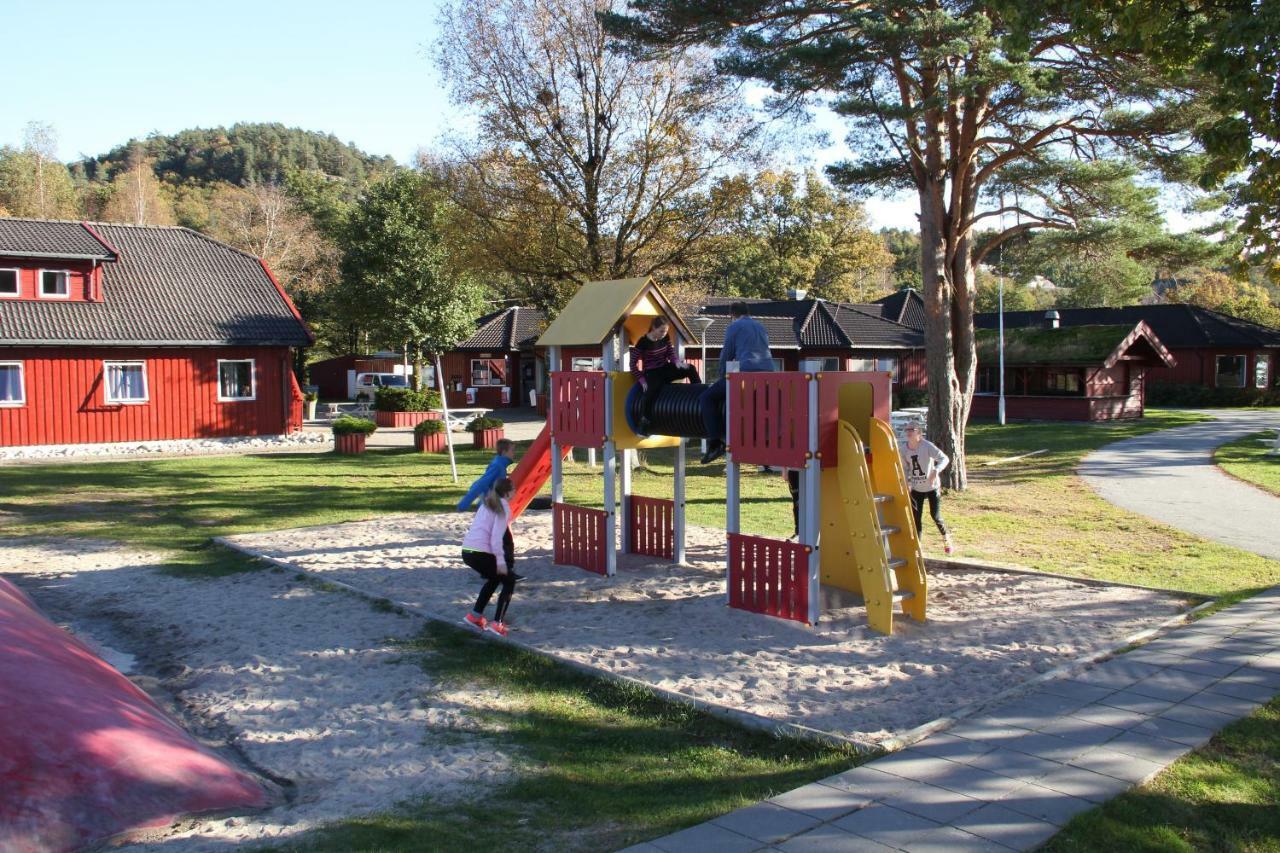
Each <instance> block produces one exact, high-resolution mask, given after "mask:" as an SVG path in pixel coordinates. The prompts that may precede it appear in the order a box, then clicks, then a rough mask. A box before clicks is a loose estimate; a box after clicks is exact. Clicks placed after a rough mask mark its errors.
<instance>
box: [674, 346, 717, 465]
mask: <svg viewBox="0 0 1280 853" xmlns="http://www.w3.org/2000/svg"><path fill="white" fill-rule="evenodd" d="M708 328H710V327H709V326H704V327H703V328H702V381H703V382H706V381H707V376H708V374H709V373H710V371H708V370H707V329H708ZM680 453H681V455H683V454H684V443H683V442H681V444H680ZM702 455H703V456H706V455H707V440H706V439H705V438H704V439H702Z"/></svg>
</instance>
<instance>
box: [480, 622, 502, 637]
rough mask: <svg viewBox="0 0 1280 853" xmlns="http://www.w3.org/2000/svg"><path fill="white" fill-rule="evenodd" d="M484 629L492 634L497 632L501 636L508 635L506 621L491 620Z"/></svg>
mask: <svg viewBox="0 0 1280 853" xmlns="http://www.w3.org/2000/svg"><path fill="white" fill-rule="evenodd" d="M484 629H485V630H486V631H488V632H489V633H490V634H497V635H498V636H499V637H505V636H507V625H506V623H505V622H490V623H488V624H487V625H485V626H484Z"/></svg>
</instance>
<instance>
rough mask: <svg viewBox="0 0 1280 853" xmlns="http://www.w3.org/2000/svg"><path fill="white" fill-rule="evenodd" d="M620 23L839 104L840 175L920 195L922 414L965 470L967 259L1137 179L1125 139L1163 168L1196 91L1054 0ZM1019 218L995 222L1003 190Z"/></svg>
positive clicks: (777, 85) (642, 0)
mask: <svg viewBox="0 0 1280 853" xmlns="http://www.w3.org/2000/svg"><path fill="white" fill-rule="evenodd" d="M631 8H632V10H633V12H634V14H632V15H630V16H617V15H615V16H612V17H610V18H609V19H608V21H607V23H608V26H609V27H610V28H612V29H613V31H614V32H616V33H618V34H619V35H621V36H624V37H627V38H628V39H630V40H632V41H633V42H635V43H638V44H643V45H648V46H649V47H650V49H667V46H669V45H689V44H705V45H710V46H713V47H715V48H717V49H718V50H719V51H720V65H721V67H722V68H723V69H724V70H726V71H729V72H733V73H735V74H737V75H740V76H743V77H748V78H754V79H757V80H761V81H763V82H765V83H767V84H768V85H770V86H772V87H773V88H774V90H775V92H777V93H778V95H779V96H780V102H781V103H782V105H783V106H790V105H795V104H799V103H803V102H806V101H808V100H811V99H817V100H820V101H822V102H825V103H826V104H828V105H829V106H830V107H831V108H833V109H834V110H835V111H836V112H837V113H838V114H840V115H842V116H844V117H845V118H846V119H847V120H848V122H849V126H850V128H851V130H850V134H849V142H850V146H851V148H852V149H853V151H854V158H853V159H852V160H851V161H849V162H846V163H843V164H841V165H839V166H836V167H833V168H832V169H831V170H830V171H831V174H832V176H833V177H834V178H835V179H836V180H837V181H838V182H841V183H844V184H845V185H847V186H851V187H861V188H864V189H869V190H874V189H879V190H900V189H910V190H913V191H914V192H915V193H916V195H917V198H918V200H919V209H920V212H919V217H920V238H921V281H922V285H923V296H924V301H925V307H926V326H925V334H926V352H927V355H928V364H929V367H928V376H929V419H930V425H931V430H932V433H933V434H932V436H931V437H933V440H935V441H937V442H938V443H939V444H940V445H941V446H942V448H943V450H944V451H946V452H947V453H948V455H950V456H951V458H952V459H953V460H954V464H952V465H951V466H950V467H949V468H948V469H947V471H946V472H945V474H944V481H945V484H946V485H947V486H949V487H952V488H963V487H964V486H965V485H966V483H967V468H966V464H965V452H964V427H965V423H966V422H967V420H968V417H969V408H970V403H971V400H972V396H973V391H974V386H975V379H976V366H977V365H976V352H975V346H974V343H975V342H974V333H973V311H974V294H975V276H976V268H977V265H978V264H979V263H981V262H982V260H983V259H984V258H985V257H986V256H987V255H988V254H989V253H990V252H992V251H993V250H995V249H996V248H998V247H999V246H1000V245H1001V244H1002V243H1004V242H1006V241H1007V240H1009V239H1011V238H1013V237H1015V236H1017V235H1019V234H1021V233H1024V232H1026V231H1030V230H1033V229H1039V228H1054V229H1064V230H1069V229H1071V228H1073V227H1074V226H1075V224H1076V223H1077V222H1079V221H1080V220H1082V219H1087V218H1090V217H1099V216H1105V215H1107V214H1108V213H1109V211H1110V210H1111V208H1112V206H1113V205H1114V204H1115V202H1116V197H1117V193H1118V192H1119V191H1120V190H1121V189H1122V188H1123V187H1127V186H1128V185H1129V184H1130V183H1131V178H1132V172H1133V169H1134V166H1133V165H1132V164H1131V163H1130V162H1129V160H1128V157H1129V156H1138V155H1141V156H1143V157H1146V158H1148V160H1149V161H1151V162H1154V163H1157V164H1158V165H1159V166H1161V167H1166V168H1168V169H1170V170H1171V169H1172V166H1173V164H1174V161H1175V159H1176V155H1177V153H1178V150H1179V149H1178V146H1179V145H1181V144H1182V143H1183V142H1184V141H1185V134H1186V132H1187V131H1188V130H1189V129H1190V124H1191V122H1193V121H1194V120H1195V119H1196V118H1197V117H1200V116H1202V115H1203V114H1204V111H1203V110H1202V109H1199V108H1198V104H1197V102H1196V100H1195V98H1196V93H1195V92H1194V91H1193V90H1190V89H1188V88H1185V87H1178V86H1170V85H1164V84H1163V83H1162V80H1163V78H1162V76H1161V75H1160V74H1157V73H1155V71H1154V70H1153V69H1152V68H1151V67H1150V65H1149V64H1148V63H1146V62H1144V61H1143V59H1142V57H1141V56H1140V55H1138V54H1136V53H1122V52H1119V51H1116V50H1113V49H1112V48H1111V46H1110V45H1109V44H1107V42H1106V41H1105V40H1104V39H1101V38H1099V39H1091V38H1089V37H1087V36H1085V35H1083V34H1082V33H1081V32H1079V31H1077V30H1075V29H1073V27H1072V23H1073V20H1072V18H1071V16H1070V12H1069V11H1068V10H1064V9H1062V8H1060V7H1059V6H1058V5H1056V4H1049V3H1035V2H1031V3H1025V2H1024V3H1017V4H1015V3H1008V2H963V3H962V2H953V0H926V2H921V3H900V2H896V0H893V1H892V2H891V0H861V2H856V3H850V2H845V0H811V2H806V3H795V2H791V0H735V2H732V3H712V2H707V0H632V2H631ZM1001 192H1003V194H1004V195H1005V197H1006V198H1007V199H1009V201H1008V202H1007V203H1006V205H1005V207H1006V208H1007V209H1009V210H1012V209H1014V208H1016V209H1017V210H1018V212H1019V213H1020V219H1021V221H1020V222H1019V223H1018V224H1016V225H1010V226H1009V227H1007V228H1004V229H1002V230H999V231H997V232H995V233H993V234H992V235H991V236H990V237H989V238H987V239H986V240H983V241H979V240H978V239H977V232H978V230H979V229H980V228H985V227H989V226H991V225H994V224H995V222H996V221H997V218H998V216H999V210H998V207H999V203H998V201H997V198H998V197H999V194H1000V193H1001Z"/></svg>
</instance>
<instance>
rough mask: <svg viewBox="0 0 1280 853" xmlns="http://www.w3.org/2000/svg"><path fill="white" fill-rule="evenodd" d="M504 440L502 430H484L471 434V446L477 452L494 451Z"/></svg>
mask: <svg viewBox="0 0 1280 853" xmlns="http://www.w3.org/2000/svg"><path fill="white" fill-rule="evenodd" d="M500 438H502V429H501V428H498V429H482V430H477V431H475V432H473V433H471V446H472V447H474V448H476V449H477V450H485V449H493V448H494V447H497V446H498V439H500Z"/></svg>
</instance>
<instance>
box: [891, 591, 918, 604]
mask: <svg viewBox="0 0 1280 853" xmlns="http://www.w3.org/2000/svg"><path fill="white" fill-rule="evenodd" d="M915 597H916V594H915V593H914V592H895V593H894V594H893V603H894V604H898V603H900V602H903V601H910V600H911V599H913V598H915Z"/></svg>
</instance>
